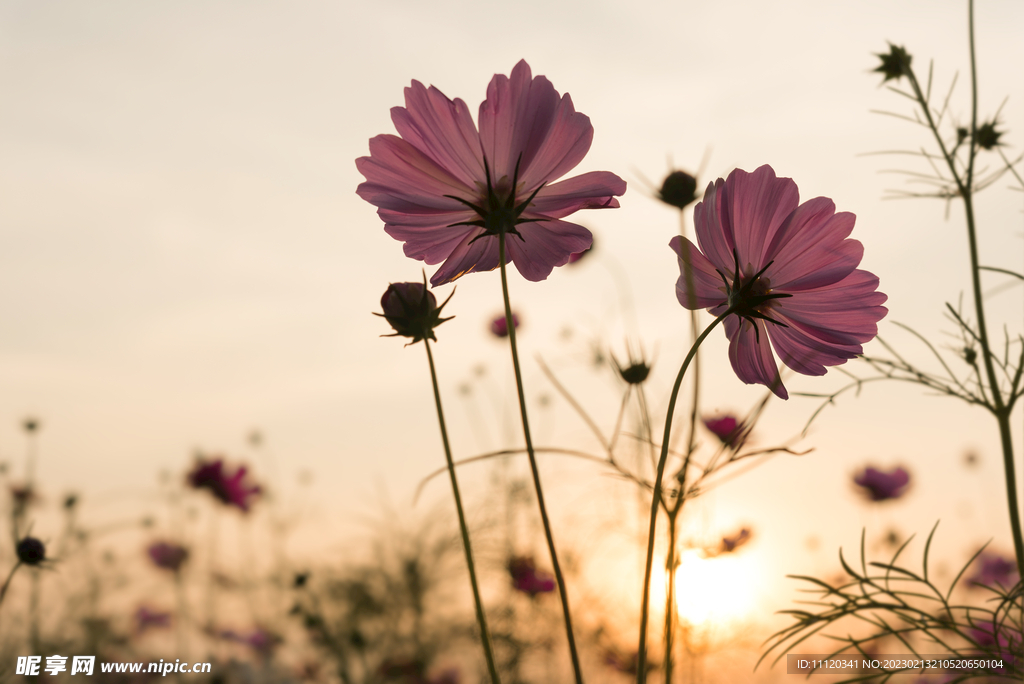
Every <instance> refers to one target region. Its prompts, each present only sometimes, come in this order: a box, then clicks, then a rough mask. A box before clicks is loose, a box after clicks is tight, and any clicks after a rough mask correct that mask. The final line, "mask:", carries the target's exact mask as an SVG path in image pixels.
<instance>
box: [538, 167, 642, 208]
mask: <svg viewBox="0 0 1024 684" xmlns="http://www.w3.org/2000/svg"><path fill="white" fill-rule="evenodd" d="M625 192H626V181H624V180H622V179H621V178H619V177H618V176H616V175H615V174H614V173H611V172H609V171H591V172H589V173H584V174H582V175H579V176H574V177H572V178H569V179H568V180H564V181H560V182H558V183H552V184H551V185H545V186H544V187H543V188H541V190H540V192H538V193H537V196H536V197H534V199H533V202H532V203H531V204H530V207H529V209H528V210H527V211H528V212H529V213H531V214H538V215H541V216H549V217H551V218H562V217H564V216H568V215H569V214H572V213H574V212H576V211H577V210H579V209H611V208H615V207H618V206H619V202H618V200H616V199H615V197H616V196H618V195H622V194H623V193H625Z"/></svg>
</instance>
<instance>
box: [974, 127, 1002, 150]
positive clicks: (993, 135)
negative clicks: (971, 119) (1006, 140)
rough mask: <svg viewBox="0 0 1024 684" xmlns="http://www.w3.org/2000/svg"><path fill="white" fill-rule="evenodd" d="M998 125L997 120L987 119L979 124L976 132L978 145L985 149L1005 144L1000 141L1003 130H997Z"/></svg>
mask: <svg viewBox="0 0 1024 684" xmlns="http://www.w3.org/2000/svg"><path fill="white" fill-rule="evenodd" d="M997 125H998V124H997V123H996V122H995V121H986V122H985V123H983V124H981V125H980V126H978V129H977V130H976V131H975V132H974V142H975V143H977V145H978V147H980V148H981V149H983V150H991V149H993V148H994V147H998V146H1000V145H1002V144H1003V143H1001V142H999V138H1000V137H1002V135H1003V131H997V130H996V126H997Z"/></svg>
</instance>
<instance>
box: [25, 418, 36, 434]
mask: <svg viewBox="0 0 1024 684" xmlns="http://www.w3.org/2000/svg"><path fill="white" fill-rule="evenodd" d="M21 427H22V428H23V429H24V430H25V432H28V433H30V434H31V433H33V432H36V431H37V430H38V429H39V421H38V420H36V419H35V418H26V419H25V420H24V421H22V423H21Z"/></svg>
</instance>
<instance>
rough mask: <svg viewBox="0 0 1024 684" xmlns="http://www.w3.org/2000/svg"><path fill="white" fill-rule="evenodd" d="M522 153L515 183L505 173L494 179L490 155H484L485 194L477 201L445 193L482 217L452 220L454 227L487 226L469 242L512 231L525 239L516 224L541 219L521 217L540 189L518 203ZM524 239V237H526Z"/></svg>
mask: <svg viewBox="0 0 1024 684" xmlns="http://www.w3.org/2000/svg"><path fill="white" fill-rule="evenodd" d="M522 159H523V155H522V153H520V155H519V158H518V159H517V160H516V169H515V172H514V173H513V175H512V184H511V185H506V183H507V182H508V176H502V177H501V179H500V180H499V181H498V182H497V183H492V182H491V167H490V165H489V164H488V163H487V157H484V172H485V173H486V175H487V187H486V189H483V188H482V189H483V190H484V194H483V197H482V198H481V199H478V200H477V203H476V204H474V203H473V202H470V201H469V200H467V199H464V198H462V197H456V196H455V195H445V197H448V198H450V199H453V200H455V201H456V202H460V203H462V204H464V205H466V206H467V207H469V208H470V209H472V210H473V211H475V212H476V214H477V216H478V217H479V218H477V219H474V220H472V221H459V222H458V223H452V224H450V225H449V227H451V226H478V227H480V228H483V229H484V232H482V233H480V234H479V235H477V236H476V237H475V238H473V239H472V240H470V241H469V242H470V244H472V243H474V242H476V241H477V240H479V239H480V238H482V237H485V236H488V235H503V234H510V235H515V236H516V237H518V238H519V239H520V240H523V239H524V238H523V236H522V235H520V234H519V231H517V230H516V226H518V225H519V224H521V223H531V222H534V221H537V220H538V219H524V218H520V216H522V214H523V212H524V211H526V208H527V207H528V206H530V202H532V201H533V198H534V197H536V196H537V193H538V192H540V190H541V188H543V187H544V186H543V185H541V186H540V187H539V188H537V189H536V190H534V191H533V192H532V193H531V194H530V196H529V197H527V198H526V199H525V200H524V201H522V202H519V203H518V204H517V203H516V192H517V191H518V189H519V162H520V161H522ZM524 241H525V240H524Z"/></svg>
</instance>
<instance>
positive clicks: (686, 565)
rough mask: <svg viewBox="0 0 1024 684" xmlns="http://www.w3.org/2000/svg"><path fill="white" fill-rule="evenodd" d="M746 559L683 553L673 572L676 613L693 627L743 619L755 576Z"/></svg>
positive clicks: (749, 601)
mask: <svg viewBox="0 0 1024 684" xmlns="http://www.w3.org/2000/svg"><path fill="white" fill-rule="evenodd" d="M754 570H755V568H754V564H753V562H752V558H751V557H750V556H749V555H742V556H733V555H727V556H719V557H716V558H704V557H702V556H701V554H700V553H699V552H698V551H695V550H690V551H685V552H683V555H682V562H681V563H680V565H679V569H678V570H676V609H677V610H678V611H679V617H680V619H682V620H685V621H686V622H689V623H690V624H693V625H700V624H704V623H705V622H708V621H716V622H717V621H728V620H733V619H736V618H740V617H743V616H744V615H746V614H748V613H749V612H750V611H751V609H752V608H753V602H754V588H755V586H754V585H755V582H756V576H755V572H754Z"/></svg>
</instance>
